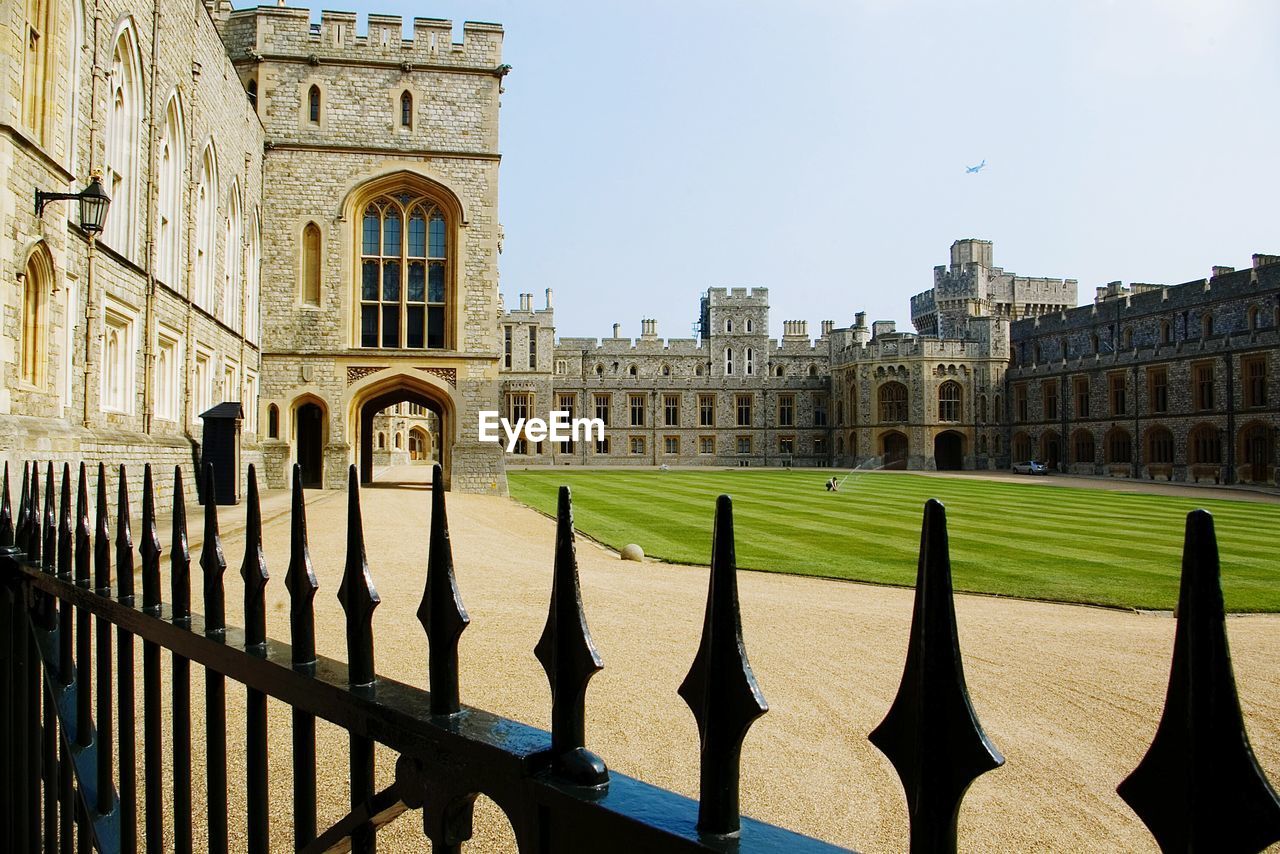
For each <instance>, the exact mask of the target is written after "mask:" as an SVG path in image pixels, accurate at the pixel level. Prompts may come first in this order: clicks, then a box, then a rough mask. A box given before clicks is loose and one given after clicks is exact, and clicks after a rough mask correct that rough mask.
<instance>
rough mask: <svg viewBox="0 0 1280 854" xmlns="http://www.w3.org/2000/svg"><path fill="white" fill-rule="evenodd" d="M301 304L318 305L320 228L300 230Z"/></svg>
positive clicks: (310, 224)
mask: <svg viewBox="0 0 1280 854" xmlns="http://www.w3.org/2000/svg"><path fill="white" fill-rule="evenodd" d="M302 302H303V303H304V304H305V305H316V306H318V305H320V226H318V225H316V224H315V223H314V222H309V223H307V227H306V228H304V229H302Z"/></svg>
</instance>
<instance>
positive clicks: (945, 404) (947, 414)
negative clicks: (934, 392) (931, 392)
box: [938, 382, 961, 421]
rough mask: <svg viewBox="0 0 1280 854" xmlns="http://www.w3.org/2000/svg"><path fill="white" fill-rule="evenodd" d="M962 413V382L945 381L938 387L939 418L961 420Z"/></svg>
mask: <svg viewBox="0 0 1280 854" xmlns="http://www.w3.org/2000/svg"><path fill="white" fill-rule="evenodd" d="M960 413H961V406H960V383H957V382H945V383H943V384H942V386H941V387H939V389H938V420H939V421H959V420H960Z"/></svg>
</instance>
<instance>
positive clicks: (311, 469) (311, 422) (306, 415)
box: [293, 402, 327, 489]
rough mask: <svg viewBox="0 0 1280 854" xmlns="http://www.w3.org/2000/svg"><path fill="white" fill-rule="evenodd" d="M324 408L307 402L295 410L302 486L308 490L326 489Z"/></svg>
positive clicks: (296, 445)
mask: <svg viewBox="0 0 1280 854" xmlns="http://www.w3.org/2000/svg"><path fill="white" fill-rule="evenodd" d="M326 426H327V425H326V424H325V414H324V408H323V407H321V406H320V405H319V404H317V403H312V402H307V403H303V404H301V405H300V406H298V407H296V408H295V409H294V410H293V429H294V443H295V447H296V448H297V449H298V466H299V467H300V468H301V471H302V485H303V486H304V487H306V488H307V489H321V488H323V487H324V446H325V428H326Z"/></svg>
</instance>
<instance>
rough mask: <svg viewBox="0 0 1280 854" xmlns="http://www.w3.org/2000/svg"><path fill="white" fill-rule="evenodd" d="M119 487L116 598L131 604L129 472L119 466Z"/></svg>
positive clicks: (131, 554)
mask: <svg viewBox="0 0 1280 854" xmlns="http://www.w3.org/2000/svg"><path fill="white" fill-rule="evenodd" d="M119 483H120V485H119V489H118V492H117V495H116V596H117V597H119V599H120V601H121V602H124V603H126V604H128V605H132V604H133V532H132V531H131V530H130V523H129V516H130V512H131V511H130V509H129V472H128V470H127V469H126V468H125V467H124V466H123V465H121V466H120V482H119Z"/></svg>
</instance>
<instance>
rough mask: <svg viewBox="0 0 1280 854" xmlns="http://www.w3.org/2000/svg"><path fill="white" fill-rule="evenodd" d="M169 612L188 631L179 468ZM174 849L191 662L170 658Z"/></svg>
mask: <svg viewBox="0 0 1280 854" xmlns="http://www.w3.org/2000/svg"><path fill="white" fill-rule="evenodd" d="M169 561H170V573H169V584H170V589H171V594H170V599H171V601H172V605H171V606H170V607H171V610H172V614H173V622H174V624H175V625H179V626H183V627H185V628H190V627H191V550H190V548H189V547H188V545H187V505H186V495H185V492H184V490H183V488H182V467H181V466H174V468H173V539H172V540H171V542H170V545H169ZM172 669H173V674H172V676H173V709H172V718H173V848H174V851H176V852H178V854H190V851H191V662H190V661H188V660H187V659H186V658H183V657H182V656H181V655H178V654H177V653H174V654H173V668H172Z"/></svg>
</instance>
